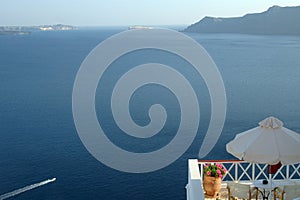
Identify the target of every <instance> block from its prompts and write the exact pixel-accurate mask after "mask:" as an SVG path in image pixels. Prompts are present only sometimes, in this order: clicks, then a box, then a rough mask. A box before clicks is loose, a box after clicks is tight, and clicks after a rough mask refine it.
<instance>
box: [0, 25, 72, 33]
mask: <svg viewBox="0 0 300 200" xmlns="http://www.w3.org/2000/svg"><path fill="white" fill-rule="evenodd" d="M68 30H77V27H75V26H71V25H64V24H55V25H39V26H0V35H28V34H31V32H33V31H68Z"/></svg>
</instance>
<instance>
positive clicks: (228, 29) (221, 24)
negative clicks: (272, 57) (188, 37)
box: [184, 6, 300, 35]
mask: <svg viewBox="0 0 300 200" xmlns="http://www.w3.org/2000/svg"><path fill="white" fill-rule="evenodd" d="M299 19H300V6H297V7H279V6H273V7H271V8H269V9H268V10H267V11H265V12H262V13H256V14H247V15H245V16H243V17H236V18H214V17H205V18H203V19H202V20H200V21H199V22H197V23H195V24H192V25H190V26H189V27H187V28H186V29H185V30H184V31H186V32H198V33H241V34H263V35H300V23H299V21H298V20H299Z"/></svg>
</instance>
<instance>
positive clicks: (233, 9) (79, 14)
mask: <svg viewBox="0 0 300 200" xmlns="http://www.w3.org/2000/svg"><path fill="white" fill-rule="evenodd" d="M273 5H279V6H296V5H300V1H299V0H0V25H39V24H57V23H62V24H70V25H77V26H78V25H79V26H110V25H112V26H115V25H124V26H129V25H175V24H178V25H180V24H181V25H186V24H192V23H195V22H197V21H198V20H200V19H202V18H203V17H204V16H215V17H232V16H242V15H244V14H246V13H255V12H262V11H265V10H266V9H267V8H268V7H270V6H273Z"/></svg>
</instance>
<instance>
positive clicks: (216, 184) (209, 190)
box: [203, 175, 222, 198]
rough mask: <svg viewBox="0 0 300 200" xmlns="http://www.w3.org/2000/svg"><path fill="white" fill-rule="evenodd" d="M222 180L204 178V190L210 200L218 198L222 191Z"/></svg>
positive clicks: (209, 177)
mask: <svg viewBox="0 0 300 200" xmlns="http://www.w3.org/2000/svg"><path fill="white" fill-rule="evenodd" d="M221 182H222V180H221V178H219V177H211V176H206V175H205V176H204V180H203V189H204V191H205V195H206V196H207V197H210V198H216V197H217V196H218V194H219V192H220V190H221Z"/></svg>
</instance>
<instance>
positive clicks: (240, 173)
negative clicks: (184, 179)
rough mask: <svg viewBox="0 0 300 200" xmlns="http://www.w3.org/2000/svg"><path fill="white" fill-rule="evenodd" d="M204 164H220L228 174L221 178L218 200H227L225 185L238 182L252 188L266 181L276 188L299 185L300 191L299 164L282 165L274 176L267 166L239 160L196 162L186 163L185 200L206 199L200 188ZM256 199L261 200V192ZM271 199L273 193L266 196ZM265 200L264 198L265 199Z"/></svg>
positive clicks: (192, 160) (194, 160)
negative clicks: (186, 182)
mask: <svg viewBox="0 0 300 200" xmlns="http://www.w3.org/2000/svg"><path fill="white" fill-rule="evenodd" d="M206 163H221V164H223V166H225V168H226V169H227V171H228V173H227V174H226V175H225V176H224V177H223V178H222V186H221V191H220V194H219V197H218V199H228V192H227V189H226V188H227V184H228V183H230V182H238V183H242V184H247V185H250V186H251V187H254V183H255V182H258V181H261V180H264V179H267V180H271V183H273V184H274V185H276V187H279V188H281V189H282V188H283V186H285V185H296V184H299V189H300V164H291V165H282V166H281V168H280V169H278V171H277V172H276V173H275V174H272V176H271V175H269V174H268V165H267V164H257V163H249V162H246V161H240V160H197V159H189V161H188V184H187V186H186V194H187V200H196V199H197V200H199V199H208V198H207V197H205V194H204V190H203V187H202V182H203V173H202V171H203V168H204V165H205V164H206ZM258 194H259V195H258V199H263V196H262V192H259V193H258ZM268 197H269V199H271V198H272V199H273V192H271V193H270V195H269V196H268ZM265 199H266V197H265Z"/></svg>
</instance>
